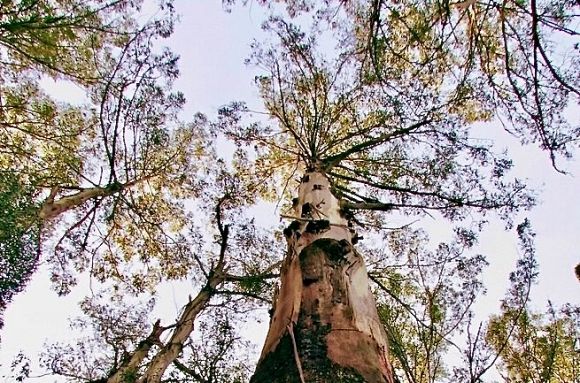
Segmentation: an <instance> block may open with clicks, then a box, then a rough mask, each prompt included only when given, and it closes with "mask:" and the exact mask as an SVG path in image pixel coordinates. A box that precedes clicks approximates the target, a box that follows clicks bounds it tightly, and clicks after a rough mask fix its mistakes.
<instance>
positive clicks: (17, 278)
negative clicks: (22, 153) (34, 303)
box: [0, 172, 40, 327]
mask: <svg viewBox="0 0 580 383" xmlns="http://www.w3.org/2000/svg"><path fill="white" fill-rule="evenodd" d="M34 194H35V193H34V190H32V189H31V188H30V187H29V186H27V185H23V184H22V183H21V179H19V178H18V176H17V175H15V174H14V173H11V172H0V312H2V311H3V310H4V309H5V308H6V305H7V304H8V303H9V302H10V300H11V299H12V297H13V296H14V294H16V293H18V292H20V291H21V290H22V287H23V283H24V282H25V281H27V280H28V278H29V277H30V275H31V274H32V273H33V272H34V270H35V268H36V265H37V261H38V252H39V246H40V244H39V241H40V238H39V223H38V221H37V219H36V217H35V213H36V208H37V207H36V206H35V205H34V197H35V196H34ZM2 324H3V323H2V318H1V317H0V327H2Z"/></svg>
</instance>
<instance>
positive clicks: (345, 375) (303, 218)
mask: <svg viewBox="0 0 580 383" xmlns="http://www.w3.org/2000/svg"><path fill="white" fill-rule="evenodd" d="M293 206H294V208H293V210H294V212H293V215H294V221H293V222H292V223H291V224H290V226H289V227H288V228H286V230H285V231H284V234H285V236H286V239H287V241H288V254H287V256H286V259H285V260H284V263H283V266H282V271H281V286H280V290H279V292H278V296H277V298H275V300H274V307H273V315H272V318H271V322H270V329H269V331H268V336H267V338H266V341H265V344H264V348H263V350H262V354H261V356H260V360H259V362H258V365H257V367H256V371H255V372H254V375H253V377H252V379H251V382H252V383H282V382H284V383H286V382H298V383H312V382H333V383H338V382H371V383H392V382H393V377H392V368H391V365H390V364H389V362H388V352H387V337H386V334H385V331H384V329H383V326H382V324H381V322H380V320H379V317H378V314H377V309H376V301H375V299H374V297H373V295H372V293H371V291H370V289H369V283H368V276H367V271H366V268H365V265H364V261H363V259H362V257H361V256H360V255H359V254H358V253H357V252H356V250H355V249H354V247H353V243H352V239H353V237H354V235H355V234H354V231H353V230H351V228H350V224H349V221H348V219H347V218H346V217H345V215H346V214H345V213H344V212H343V211H342V210H341V205H340V201H339V200H338V199H337V198H336V197H335V196H334V195H333V193H332V191H331V184H330V181H329V179H328V178H327V177H326V175H325V174H324V173H323V172H321V171H312V172H309V173H307V174H306V175H305V176H304V177H303V179H302V183H301V185H300V189H299V196H298V198H297V199H295V203H294V204H293Z"/></svg>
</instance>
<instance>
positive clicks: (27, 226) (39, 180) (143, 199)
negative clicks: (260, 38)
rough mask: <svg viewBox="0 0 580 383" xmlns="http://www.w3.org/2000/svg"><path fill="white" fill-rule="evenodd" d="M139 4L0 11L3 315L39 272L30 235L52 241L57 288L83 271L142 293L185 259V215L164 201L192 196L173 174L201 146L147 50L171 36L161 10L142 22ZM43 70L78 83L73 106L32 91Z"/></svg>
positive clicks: (157, 53) (168, 56)
mask: <svg viewBox="0 0 580 383" xmlns="http://www.w3.org/2000/svg"><path fill="white" fill-rule="evenodd" d="M140 9H141V3H140V2H128V1H115V2H110V3H107V2H105V3H103V2H94V3H92V2H82V4H81V3H76V2H43V1H33V2H17V3H11V2H7V3H6V4H3V6H2V11H1V12H0V16H1V19H0V20H1V21H2V24H1V27H0V30H1V31H2V34H1V36H0V44H1V45H2V47H3V51H2V52H1V53H2V55H3V56H2V57H3V62H2V66H1V68H0V70H1V71H2V79H3V83H2V88H1V92H2V93H1V98H0V100H1V101H2V102H1V111H2V113H1V114H0V118H1V120H2V126H1V130H0V134H1V135H2V140H1V141H2V144H1V145H2V151H1V153H0V165H1V168H0V172H1V173H2V176H3V177H4V178H6V179H7V180H10V183H7V185H8V186H7V187H8V189H7V190H6V193H7V194H6V199H5V200H4V201H5V202H6V208H7V209H8V210H7V212H6V214H4V216H5V217H6V218H3V219H5V220H6V223H4V222H3V227H4V228H10V230H9V231H6V232H4V230H3V232H2V239H3V241H2V242H3V247H2V262H3V263H7V264H8V265H9V267H8V269H13V270H21V272H18V273H13V274H11V275H9V276H6V280H4V276H3V277H2V278H3V280H2V283H1V290H0V293H1V297H2V298H1V300H0V303H1V304H2V306H1V307H2V308H4V307H5V305H6V304H7V303H8V302H9V301H10V299H11V297H12V296H13V294H14V293H15V292H17V291H19V290H21V289H22V287H23V285H24V283H25V282H26V280H27V278H28V277H29V276H30V274H31V273H32V272H33V271H34V269H35V267H36V265H37V264H38V260H39V254H40V249H41V248H42V244H41V243H40V239H44V240H43V241H42V242H47V240H48V239H49V238H53V239H54V240H55V241H56V242H55V243H56V245H55V249H56V251H55V252H54V254H53V255H52V256H51V255H49V254H45V255H44V257H45V258H46V260H47V261H48V262H50V263H51V265H52V272H53V276H52V278H53V280H54V282H55V283H56V286H57V290H58V291H59V293H66V292H68V291H69V290H70V286H71V285H73V284H74V283H75V272H76V271H81V272H82V271H83V270H86V269H88V268H90V271H91V273H92V275H93V276H94V277H96V278H97V279H99V280H104V279H108V278H109V277H111V278H113V279H116V280H117V281H118V282H119V283H124V284H125V285H127V286H132V288H133V289H136V290H143V289H144V288H147V287H148V286H149V287H150V283H149V285H148V281H151V280H152V279H159V278H163V277H168V278H179V277H181V276H183V274H184V273H185V270H187V268H188V267H189V265H190V263H189V262H190V261H191V260H192V258H191V257H187V256H186V255H184V254H185V253H184V251H185V250H184V248H186V246H184V245H183V243H184V239H183V238H184V237H183V236H182V235H181V234H180V231H182V230H183V228H184V227H185V223H184V222H185V215H186V212H185V211H184V210H183V207H182V205H181V203H178V202H177V200H176V196H179V198H186V197H187V196H191V195H192V193H195V191H196V190H197V189H196V186H195V185H194V182H191V179H186V178H185V177H184V174H188V173H190V174H193V173H194V172H195V171H196V170H195V169H193V168H192V161H193V159H194V157H195V155H196V154H199V155H201V154H202V150H201V148H203V147H204V146H205V144H203V143H202V142H203V141H204V138H203V137H201V136H199V135H198V134H197V131H196V127H195V123H192V124H189V125H186V124H182V123H180V122H179V121H178V120H177V113H178V112H179V110H180V109H181V107H182V105H183V103H184V98H183V95H181V94H180V93H177V92H173V91H172V88H171V87H172V82H173V80H174V79H175V78H176V76H177V75H178V71H177V67H176V62H177V57H176V56H175V55H173V54H172V53H171V52H169V51H168V50H166V49H161V48H159V47H158V46H157V45H156V44H157V43H156V41H157V40H158V39H160V38H165V37H168V36H169V35H170V34H171V31H172V28H173V21H174V14H173V6H172V4H171V2H161V3H160V10H159V12H157V14H156V15H155V16H153V17H152V18H150V19H149V20H148V21H147V22H145V23H143V22H139V21H138V16H139V12H140ZM16 41H18V44H16V43H15V42H16ZM47 76H48V77H52V78H53V79H55V80H58V81H61V82H62V81H70V82H72V83H73V84H76V85H78V86H80V87H81V89H82V90H83V91H85V93H86V99H85V100H83V101H80V102H79V103H78V104H77V105H70V104H65V103H62V102H59V101H56V100H55V99H54V98H53V97H52V96H50V95H49V94H47V93H46V92H45V91H44V90H43V89H42V81H43V80H44V79H46V78H47ZM192 154H193V155H192ZM10 185H11V186H10ZM129 189H132V190H131V191H130V192H129ZM11 190H12V191H11ZM14 190H18V194H17V195H16V197H10V196H11V195H12V194H10V193H14ZM10 198H12V199H10ZM14 198H17V199H14ZM16 201H20V202H18V203H13V202H16ZM153 206H155V207H154V208H153ZM73 210H74V214H68V215H67V217H66V218H65V219H63V214H64V213H67V212H69V211H73ZM167 217H171V219H169V218H167ZM57 218H58V219H59V220H58V221H57ZM14 223H16V224H17V225H13V224H14ZM137 226H138V227H139V229H136V227H137ZM35 233H36V234H35ZM169 233H171V234H169ZM129 238H130V239H131V242H130V243H131V246H128V244H129V241H128V239H129ZM31 241H32V243H31ZM4 244H6V245H4ZM113 247H115V248H118V250H116V251H115V252H111V251H110V250H111V249H112V248H113ZM102 248H108V249H109V251H108V252H107V251H101V250H98V251H97V249H102ZM139 249H142V250H143V251H142V252H141V254H147V258H144V256H143V257H142V261H143V263H144V267H143V268H142V269H141V270H140V271H139V270H137V271H134V272H129V271H128V269H127V270H122V265H123V264H124V263H123V261H122V259H125V260H126V261H127V262H128V261H129V260H130V259H131V258H132V257H135V256H136V253H137V252H138V251H139ZM168 249H171V251H168ZM180 249H181V250H180ZM123 251H124V252H125V258H122V257H119V254H120V252H123ZM45 253H48V252H45ZM97 253H98V256H97ZM113 253H114V255H113ZM171 257H172V258H171ZM147 263H149V264H147ZM170 266H174V267H170ZM24 270H25V271H24ZM74 270H76V271H74ZM143 270H147V272H145V271H143ZM145 274H146V275H145Z"/></svg>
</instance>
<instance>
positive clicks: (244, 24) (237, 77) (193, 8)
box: [0, 0, 580, 382]
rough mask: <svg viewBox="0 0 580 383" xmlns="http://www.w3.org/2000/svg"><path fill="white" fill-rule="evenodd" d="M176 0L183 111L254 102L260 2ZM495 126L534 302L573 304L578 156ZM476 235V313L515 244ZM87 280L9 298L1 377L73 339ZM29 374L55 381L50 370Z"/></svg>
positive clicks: (43, 282)
mask: <svg viewBox="0 0 580 383" xmlns="http://www.w3.org/2000/svg"><path fill="white" fill-rule="evenodd" d="M176 5H177V11H178V13H180V14H181V15H182V17H181V23H180V24H179V25H178V26H177V29H176V32H175V34H174V35H173V36H172V38H171V39H170V40H169V41H168V43H169V45H170V46H171V47H172V48H173V49H174V50H175V51H176V52H178V53H179V54H180V56H181V60H180V63H181V64H180V67H181V73H182V75H181V78H180V79H179V80H178V82H177V87H178V88H179V89H180V90H182V91H183V92H184V93H185V95H186V97H187V99H188V105H187V108H186V111H185V113H184V115H183V117H184V118H188V117H190V116H192V115H193V113H195V112H198V111H200V112H204V113H206V114H208V115H210V116H212V115H214V114H215V112H216V110H217V108H218V107H220V106H221V105H223V104H225V103H227V102H229V101H232V100H245V101H249V103H250V105H259V101H258V100H257V91H256V89H255V88H254V87H253V85H252V84H253V81H252V80H253V77H254V72H253V70H252V69H251V68H247V67H246V66H244V64H243V60H244V58H246V57H247V56H248V53H249V44H250V42H251V40H252V38H254V37H257V36H258V35H259V34H260V23H261V20H262V16H261V10H260V8H259V7H258V6H257V5H254V6H250V7H246V8H241V7H237V8H235V9H234V11H233V12H232V13H231V14H228V13H225V12H224V11H223V10H222V7H221V5H220V2H219V1H216V0H196V1H188V0H180V1H177V4H176ZM64 89H65V90H64V93H65V94H64V96H63V97H66V96H73V97H74V96H76V95H74V94H73V93H74V92H75V90H74V89H70V88H64ZM62 92H63V91H61V93H60V94H61V95H62ZM499 129H500V128H496V129H495V130H496V131H495V132H493V134H490V135H489V136H487V137H488V138H489V137H492V138H493V139H494V140H495V144H496V146H499V147H503V146H510V151H511V153H512V157H513V158H514V160H515V163H516V169H517V172H518V175H520V176H522V177H526V178H529V179H530V181H529V183H530V184H531V185H532V186H534V187H535V188H536V189H537V190H538V191H539V192H540V194H539V200H540V201H541V204H540V205H539V206H538V207H536V208H535V209H534V210H533V211H532V212H531V213H529V214H528V216H529V217H530V218H531V220H532V224H533V227H534V229H535V230H536V232H537V255H538V259H539V262H540V273H541V274H540V282H539V284H538V285H537V286H536V287H535V288H534V291H533V299H534V304H535V305H536V306H538V307H540V308H545V304H546V301H547V300H548V299H550V300H552V301H553V302H555V303H557V304H562V303H565V302H572V303H576V304H578V303H580V283H578V281H577V280H576V279H575V277H574V273H573V267H574V265H575V264H576V263H579V262H580V204H579V202H578V200H579V199H578V193H579V192H580V180H579V178H580V166H579V162H578V161H576V162H571V163H564V164H563V166H562V168H564V169H565V170H567V171H568V172H569V173H570V175H566V176H564V175H561V174H558V173H556V172H555V171H554V170H553V169H552V168H551V167H550V162H549V158H548V156H547V155H546V153H543V152H541V151H539V150H538V149H537V148H535V147H525V148H523V149H522V148H520V147H519V145H517V143H516V142H515V141H514V140H513V139H512V138H510V137H509V135H507V134H506V133H503V132H500V131H499ZM482 134H486V135H487V134H489V133H487V132H484V133H482ZM263 214H264V216H262V217H258V218H259V219H260V220H263V221H268V220H272V222H275V221H276V220H277V213H276V212H275V211H264V212H263ZM425 223H427V224H428V225H430V224H429V222H425ZM480 242H481V246H480V249H479V250H480V251H481V252H482V253H483V254H486V255H487V256H488V260H489V261H490V263H491V266H490V268H489V269H488V270H487V271H486V272H485V278H486V279H485V280H486V285H487V288H488V291H489V293H488V295H487V296H486V297H485V298H483V299H482V302H481V303H480V305H479V306H478V307H480V309H481V310H482V312H480V314H485V313H484V312H483V311H485V310H490V309H493V308H497V307H498V306H499V303H498V300H499V299H500V298H501V297H502V295H503V292H504V290H505V288H506V286H507V274H508V273H509V271H511V270H513V266H514V263H515V259H516V257H517V255H518V250H517V242H516V238H515V235H513V233H505V232H504V231H503V225H502V224H499V223H497V224H496V223H492V225H490V227H489V228H488V230H486V232H484V233H483V235H482V236H481V240H480ZM86 288H87V285H86V283H81V284H80V285H79V288H77V289H75V291H73V293H72V294H71V295H70V296H68V297H65V298H58V297H56V294H55V293H54V292H52V291H51V290H50V284H49V281H48V277H47V274H46V273H45V272H40V273H37V274H36V275H35V276H34V278H33V280H32V282H31V283H30V284H29V286H28V288H27V289H26V291H25V292H24V293H21V294H19V295H18V296H16V297H15V298H14V300H13V302H12V304H10V305H9V307H8V309H7V311H6V313H5V327H4V329H3V331H2V345H1V349H0V362H1V363H2V367H0V377H2V376H3V375H5V374H6V370H7V368H8V367H9V364H10V361H11V360H12V357H13V356H14V355H15V354H16V353H17V352H18V351H19V350H24V351H25V352H26V353H28V354H29V355H30V356H32V357H34V354H35V353H36V352H38V351H39V350H41V349H42V345H43V344H44V343H45V342H54V341H58V340H61V341H65V340H67V339H70V334H71V333H70V331H69V329H68V322H67V319H66V318H67V317H69V316H70V315H71V314H73V313H74V312H75V310H76V307H77V302H78V300H79V299H80V298H82V297H83V296H84V295H85V294H87V293H88V291H87V289H86ZM188 294H195V291H176V290H173V291H171V290H169V296H168V297H166V298H165V300H164V306H163V307H164V309H163V310H164V311H165V312H166V314H168V315H167V318H168V319H167V320H168V321H169V320H171V318H174V315H175V313H176V312H177V310H178V309H179V308H180V307H181V306H182V305H183V304H184V299H181V298H184V297H185V296H187V295H188ZM159 301H161V299H159ZM266 330H267V328H266V327H265V325H263V326H262V327H259V328H258V329H257V330H255V332H260V334H256V339H257V340H256V341H257V342H260V341H261V339H262V338H263V337H264V336H265V331H266ZM33 359H34V358H33ZM0 379H2V378H0ZM6 381H8V380H6ZM34 381H38V382H40V381H54V378H50V379H46V378H43V379H35V380H34Z"/></svg>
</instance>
